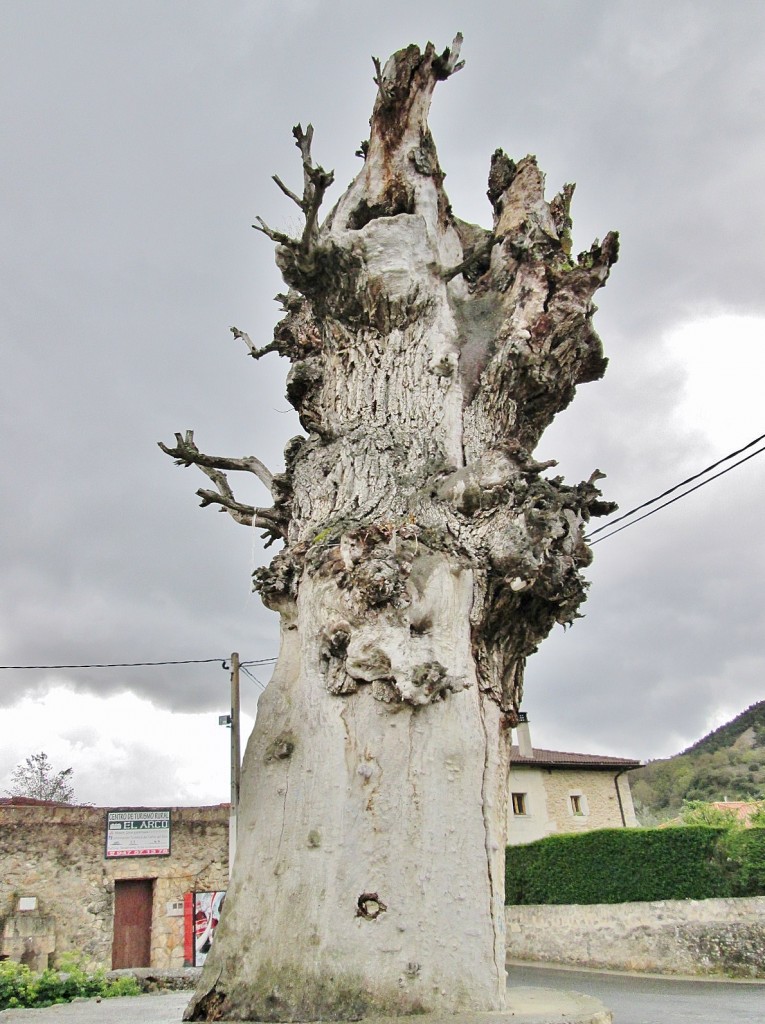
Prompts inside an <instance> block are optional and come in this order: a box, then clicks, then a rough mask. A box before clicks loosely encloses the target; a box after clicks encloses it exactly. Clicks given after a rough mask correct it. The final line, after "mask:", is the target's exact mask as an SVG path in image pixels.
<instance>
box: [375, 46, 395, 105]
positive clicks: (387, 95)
mask: <svg viewBox="0 0 765 1024" xmlns="http://www.w3.org/2000/svg"><path fill="white" fill-rule="evenodd" d="M372 63H373V64H374V66H375V74H374V78H373V79H372V81H373V82H374V83H375V85H376V86H377V88H378V90H379V92H380V96H381V97H382V99H383V100H384V101H385V102H389V101H390V100H391V99H393V92H392V91H391V90H390V89H388V88H387V86H386V85H385V82H384V81H383V73H382V64H381V63H380V58H379V57H373V58H372Z"/></svg>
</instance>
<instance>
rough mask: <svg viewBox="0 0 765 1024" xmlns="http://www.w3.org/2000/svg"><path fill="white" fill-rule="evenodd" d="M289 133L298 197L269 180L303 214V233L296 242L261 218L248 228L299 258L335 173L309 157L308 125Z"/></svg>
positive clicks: (309, 245) (306, 248)
mask: <svg viewBox="0 0 765 1024" xmlns="http://www.w3.org/2000/svg"><path fill="white" fill-rule="evenodd" d="M292 134H293V136H294V137H295V145H296V146H297V148H298V149H299V150H300V155H301V157H302V158H303V195H302V198H301V197H300V196H298V195H297V194H296V193H295V192H293V191H292V189H291V188H288V187H287V185H285V184H284V182H283V181H282V179H281V178H280V177H279V175H278V174H274V175H273V176H272V177H273V180H274V182H275V183H276V185H277V186H278V187H279V188H280V189H281V191H282V192H283V193H284V195H285V196H287V198H288V199H291V200H292V202H293V203H295V204H296V205H297V206H299V207H300V209H301V210H302V211H303V214H304V215H305V226H304V228H303V234H302V235H301V237H300V238H299V239H297V238H291V237H290V236H289V235H285V234H284V232H282V231H274V230H273V228H270V227H269V226H268V224H266V222H265V221H264V220H263V218H262V217H256V218H255V220H256V222H257V223H255V224H253V225H252V226H253V227H254V228H255V230H256V231H261V232H262V233H263V234H264V235H266V236H267V237H268V238H270V239H271V241H272V242H276V243H277V244H278V245H285V246H287V248H289V249H293V250H296V251H298V252H299V253H301V254H302V255H303V256H308V255H309V254H310V252H311V249H312V248H313V246H314V243H315V242H316V237H317V235H318V217H319V207H320V206H321V204H322V202H323V200H324V194H325V192H326V191H327V189H328V188H329V186H330V185H331V184H332V182H333V181H334V180H335V172H334V171H325V170H324V168H323V167H320V166H319V165H318V164H317V165H314V162H313V157H312V156H311V143H312V141H313V125H312V124H309V125H308V126H307V127H306V130H305V131H303V128H302V125H299V124H296V125H295V127H294V128H293V129H292ZM256 358H257V357H256Z"/></svg>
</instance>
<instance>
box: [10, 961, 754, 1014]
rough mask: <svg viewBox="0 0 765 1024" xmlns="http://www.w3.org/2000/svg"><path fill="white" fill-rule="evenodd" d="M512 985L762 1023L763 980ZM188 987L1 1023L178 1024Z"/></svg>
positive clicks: (538, 970) (536, 977)
mask: <svg viewBox="0 0 765 1024" xmlns="http://www.w3.org/2000/svg"><path fill="white" fill-rule="evenodd" d="M508 970H509V972H510V978H509V982H508V984H509V985H510V986H513V985H516V986H522V987H527V986H531V987H537V988H544V989H554V990H564V991H570V990H574V991H576V992H583V993H585V994H586V995H589V996H593V997H594V998H596V999H599V1000H600V1001H601V1002H602V1003H604V1004H605V1005H606V1006H607V1007H608V1008H609V1009H611V1010H613V1012H614V1024H729V1022H730V1024H763V1022H765V983H763V982H760V983H757V982H724V981H684V980H683V981H679V980H674V979H670V978H656V977H649V978H647V977H644V976H641V975H634V974H630V975H627V974H601V973H598V972H595V971H567V970H555V969H552V968H548V967H530V966H528V965H523V966H520V965H510V966H509V968H508ZM189 998H190V993H189V992H167V993H162V994H155V995H143V996H134V997H128V998H124V999H104V1000H102V1001H101V1002H99V1003H97V1002H96V1001H95V1000H93V999H88V1000H84V1001H83V1002H79V1003H65V1004H63V1005H60V1006H51V1007H49V1008H48V1009H45V1010H4V1011H2V1012H0V1024H179V1022H180V1020H181V1016H182V1014H183V1011H184V1009H185V1008H186V1004H187V1003H188V1000H189Z"/></svg>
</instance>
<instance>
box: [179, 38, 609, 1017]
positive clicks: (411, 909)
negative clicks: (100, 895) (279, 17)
mask: <svg viewBox="0 0 765 1024" xmlns="http://www.w3.org/2000/svg"><path fill="white" fill-rule="evenodd" d="M460 41H461V40H460V37H457V39H456V40H455V43H454V46H453V47H452V48H451V49H446V50H445V51H444V52H443V53H440V54H438V53H436V51H435V49H434V47H433V46H432V44H430V43H429V44H428V45H427V47H426V49H425V50H424V51H420V49H419V48H418V47H417V46H409V47H407V48H406V49H404V50H401V51H399V52H398V53H396V54H394V55H393V56H392V57H391V58H390V60H389V61H388V62H387V63H386V64H385V66H384V67H383V66H382V65H381V63H380V62H379V61H375V72H376V73H375V79H374V80H375V83H376V86H377V98H376V101H375V104H374V110H373V113H372V118H371V122H370V125H371V134H370V137H369V139H368V141H366V142H364V143H362V145H361V148H360V151H359V155H360V156H361V157H362V158H363V161H364V163H363V167H362V169H361V170H360V172H359V174H358V176H357V177H356V179H355V180H354V181H353V182H352V183H351V185H350V186H349V187H348V189H347V191H346V192H345V193H344V195H343V196H342V197H341V198H340V200H339V201H338V202H337V203H336V205H335V206H334V208H333V209H332V210H331V212H330V213H329V215H328V216H327V218H326V219H325V220H324V221H323V223H322V222H321V221H320V218H319V207H320V204H321V203H322V200H323V198H324V194H325V192H326V190H327V189H328V187H329V186H330V184H331V183H332V178H333V176H332V173H331V172H327V171H325V170H324V169H323V168H322V167H320V166H317V165H316V164H315V163H314V160H313V156H312V137H313V130H312V128H311V126H310V125H309V126H308V127H307V128H306V130H305V131H304V130H303V129H302V127H301V126H300V125H298V126H297V127H296V128H295V129H294V130H293V134H294V136H295V141H296V144H297V147H298V149H299V151H300V156H301V160H302V170H303V189H302V194H300V193H296V192H293V191H292V190H291V189H290V188H289V187H288V186H287V185H286V184H284V182H282V180H281V179H280V178H278V177H275V179H274V180H275V181H276V184H277V185H278V187H279V188H280V189H281V191H282V192H283V193H284V194H285V195H286V196H287V197H288V198H289V199H290V200H292V201H293V202H294V203H295V204H296V205H297V206H298V207H299V209H300V210H301V212H302V214H303V215H304V217H305V226H304V228H303V230H302V233H301V234H300V236H299V237H296V238H293V237H291V236H289V235H286V234H284V233H282V232H280V231H276V230H273V229H272V228H270V227H269V226H268V225H267V224H266V223H264V222H263V221H262V220H260V219H258V221H257V225H256V227H257V229H258V230H259V231H261V232H262V233H263V234H265V235H266V236H267V237H268V238H270V239H271V240H272V241H273V242H275V243H276V262H277V264H278V266H279V268H280V270H281V272H282V275H283V277H284V280H285V282H286V284H287V286H288V291H287V292H286V293H285V294H283V295H280V296H279V297H278V298H279V299H280V301H281V303H282V306H283V309H284V314H285V315H284V317H283V319H282V320H281V321H280V322H279V324H278V325H277V327H276V328H275V331H274V338H273V341H272V342H271V343H270V344H268V345H265V346H263V347H260V348H258V347H257V346H256V345H255V344H254V343H253V342H252V340H251V339H250V337H249V335H247V334H246V333H245V332H244V331H242V330H239V329H238V328H232V332H233V333H234V335H235V337H236V338H238V339H242V340H243V341H244V343H245V344H246V346H247V349H248V351H249V354H250V355H251V356H252V357H253V358H254V359H259V358H261V357H262V356H263V355H265V354H266V353H267V352H273V351H275V352H278V353H279V354H280V355H282V356H284V357H286V358H287V359H289V360H290V362H291V364H292V367H291V370H290V372H289V375H288V378H287V396H288V398H289V400H290V402H291V403H292V404H293V405H294V407H295V408H296V409H297V410H298V413H299V415H300V421H301V424H302V426H303V429H304V431H305V436H300V437H296V438H293V439H292V440H291V441H290V442H289V443H288V444H287V447H286V451H285V463H286V465H285V470H284V472H282V473H276V474H272V473H271V472H270V471H269V470H268V469H266V467H265V466H264V465H263V464H262V463H261V462H260V461H259V460H258V459H256V458H254V457H248V458H224V457H217V456H210V455H207V454H205V453H203V452H202V451H200V450H199V449H198V448H197V445H196V442H195V440H194V436H193V433H192V432H190V431H189V432H187V433H185V434H176V444H175V445H174V446H167V445H161V447H162V449H163V451H165V452H166V453H167V454H168V455H170V456H172V457H173V458H174V459H175V460H176V462H177V463H178V464H179V465H183V466H190V465H196V466H198V467H199V468H200V469H201V470H202V472H203V473H205V474H206V476H207V477H208V478H209V480H210V481H211V482H212V484H213V487H212V488H208V489H201V490H199V491H198V492H197V493H198V494H199V496H200V497H201V499H202V505H213V506H218V507H220V508H222V509H224V510H225V511H227V512H228V513H229V514H230V515H231V516H232V517H233V518H234V519H235V520H236V521H237V522H239V523H244V524H248V525H249V524H252V525H254V526H255V527H257V528H260V529H262V530H263V531H265V534H264V536H265V537H266V538H267V540H268V543H271V541H279V542H280V543H281V545H282V547H281V550H280V551H279V552H278V553H277V554H276V556H275V557H274V559H273V560H272V562H271V564H270V565H269V566H268V567H267V568H263V569H258V570H257V571H256V572H255V574H254V586H255V589H256V590H257V591H258V592H259V593H260V595H261V597H262V599H263V601H264V603H265V604H266V605H267V607H269V608H271V609H273V610H275V611H277V612H278V613H279V615H280V617H281V646H280V652H279V659H278V663H277V666H276V669H275V672H274V675H273V678H272V680H271V682H270V684H269V685H268V687H267V689H266V691H265V693H264V694H263V695H262V697H261V699H260V703H259V709H258V717H257V722H256V725H255V729H254V731H253V734H252V737H251V739H250V741H249V744H248V747H247V752H246V755H245V759H244V766H243V784H242V797H241V805H240V818H239V837H238V850H237V856H236V862H235V864H234V869H233V878H232V881H231V885H230V889H229V894H228V896H227V899H226V908H225V911H224V913H223V917H222V920H221V924H220V928H219V931H218V932H217V934H216V940H215V944H214V945H213V948H212V952H211V955H210V957H209V959H208V961H207V964H206V966H205V969H204V973H203V975H202V979H201V981H200V984H199V988H198V990H197V992H196V994H195V997H194V999H193V1000H192V1003H191V1005H190V1007H189V1009H188V1010H187V1016H188V1019H192V1020H213V1019H219V1018H220V1017H223V1018H231V1019H237V1020H243V1019H255V1020H272V1021H275V1020H316V1019H322V1018H323V1019H337V1018H340V1019H342V1018H345V1019H349V1018H353V1019H355V1018H357V1017H358V1016H361V1015H363V1014H366V1013H371V1012H375V1011H378V1012H383V1013H384V1012H387V1013H404V1012H417V1011H422V1010H445V1011H449V1012H456V1011H458V1010H460V1009H478V1010H495V1009H500V1008H501V1007H502V1005H503V1001H504V992H505V969H504V963H505V944H504V926H503V913H504V910H503V902H504V899H503V897H504V874H503V872H504V846H505V818H506V786H507V771H508V757H509V749H510V735H511V729H512V727H513V726H514V725H515V724H516V723H517V715H518V708H519V703H520V700H521V693H522V685H523V672H524V665H525V662H526V658H527V657H528V655H530V654H532V653H533V652H534V651H535V650H536V648H537V645H538V644H539V643H540V641H541V640H542V639H543V638H544V637H545V636H547V634H548V633H549V632H550V630H551V629H552V628H553V626H554V625H555V624H556V623H562V624H564V625H565V624H569V623H571V622H572V621H573V620H574V619H575V618H576V617H577V609H578V608H579V606H580V604H581V602H582V601H583V599H584V596H585V589H586V583H585V582H584V581H583V579H582V577H581V575H580V569H581V568H582V567H584V566H587V565H588V564H589V562H590V560H591V554H590V551H589V548H588V546H587V543H586V542H585V538H584V534H585V528H586V524H587V523H588V521H589V520H590V518H591V517H592V516H599V515H603V514H605V513H607V512H610V511H612V509H613V507H614V506H613V505H611V504H609V503H606V502H604V501H603V500H602V499H601V496H600V492H599V490H598V488H597V485H596V484H597V480H598V477H599V476H600V474H599V473H598V472H595V473H593V475H592V476H591V478H590V479H589V480H588V481H586V482H584V483H579V484H576V485H574V486H568V485H566V484H564V482H563V480H562V478H561V477H559V476H550V475H547V470H549V468H550V467H551V466H552V465H554V463H549V462H548V463H540V462H538V461H536V460H535V459H534V457H533V454H532V453H533V451H534V449H535V447H536V445H537V442H538V441H539V438H540V435H541V434H542V432H543V430H544V429H545V428H546V427H547V426H548V424H549V423H550V422H551V421H552V419H553V417H554V416H555V414H556V413H557V412H558V411H560V410H561V409H564V408H565V407H566V406H567V405H568V404H569V403H570V402H571V400H572V399H573V397H574V393H575V389H576V386H577V385H578V384H581V383H583V382H585V381H593V380H596V379H598V378H599V377H601V376H602V374H603V372H604V370H605V367H606V360H605V359H604V357H603V353H602V348H601V344H600V340H599V338H598V336H597V334H596V333H595V331H594V329H593V326H592V316H593V313H594V309H595V307H594V305H593V301H592V298H593V294H594V292H595V291H596V290H597V289H598V288H600V287H601V286H602V285H603V284H604V283H605V281H606V278H607V277H608V273H609V269H610V267H611V265H612V264H613V263H614V261H615V260H616V256H617V239H616V236H615V235H614V234H609V235H607V236H606V237H605V239H604V240H603V242H602V243H600V242H596V243H595V244H594V245H593V246H592V247H591V248H590V249H589V250H588V251H587V252H584V253H582V254H581V255H579V256H578V257H576V256H573V255H572V250H571V235H570V229H571V220H570V217H569V204H570V201H571V196H572V193H573V186H570V185H567V186H565V187H564V189H563V191H562V192H561V193H560V195H557V196H556V197H555V198H554V199H552V201H551V202H549V203H548V202H546V201H545V198H544V179H543V175H542V173H541V172H540V170H539V168H538V167H537V163H536V160H535V159H534V158H533V157H530V156H527V157H524V158H523V159H522V160H520V161H518V162H517V163H516V162H515V161H513V160H511V159H510V158H509V157H507V156H506V155H505V154H504V153H503V152H502V151H501V150H497V151H496V152H495V153H494V155H493V157H492V159H491V168H490V172H489V187H488V197H489V201H490V204H491V209H492V211H493V226H492V227H491V228H482V227H477V226H475V225H472V224H467V223H465V222H464V221H461V220H459V219H458V218H457V217H456V216H455V215H454V213H453V212H452V208H451V206H450V203H449V200H448V198H447V196H446V193H445V191H444V187H443V183H444V173H443V171H442V170H441V167H440V165H439V162H438V157H437V154H436V149H435V145H434V142H433V138H432V136H431V134H430V131H429V129H428V124H427V115H428V110H429V107H430V102H431V96H432V93H433V90H434V88H435V86H436V84H437V83H438V82H440V81H444V80H446V79H448V78H450V77H451V75H453V74H454V72H456V71H458V70H459V69H460V68H461V67H462V63H461V62H460V61H459V59H458V57H459V44H460ZM232 471H234V472H237V471H238V472H246V473H250V474H254V475H255V476H256V477H258V479H259V480H260V481H261V482H262V483H263V484H264V485H265V486H266V488H267V489H268V490H269V491H270V493H271V496H272V499H273V504H272V506H271V507H269V508H255V507H253V506H249V505H246V504H244V503H242V502H240V501H238V500H237V499H236V497H235V494H234V490H233V488H232V486H231V484H230V482H229V478H228V474H229V473H230V472H232Z"/></svg>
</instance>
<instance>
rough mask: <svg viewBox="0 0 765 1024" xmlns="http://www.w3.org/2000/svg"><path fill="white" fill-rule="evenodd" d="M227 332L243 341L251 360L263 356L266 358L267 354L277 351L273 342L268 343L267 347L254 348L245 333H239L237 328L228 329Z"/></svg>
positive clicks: (277, 347) (276, 346)
mask: <svg viewBox="0 0 765 1024" xmlns="http://www.w3.org/2000/svg"><path fill="white" fill-rule="evenodd" d="M229 330H230V331H231V333H232V334H233V335H234V337H235V338H241V339H242V340H243V341H244V343H245V345H246V346H247V348H248V349H249V350H250V355H251V356H252V358H253V359H261V358H262V357H263V356H267V355H268V353H269V352H278V351H279V346H278V345H277V344H276V342H275V341H271V342H269V343H268V345H264V346H263V347H262V348H256V347H255V345H253V343H252V339H251V338H250V336H249V334H247V332H246V331H240V330H239V328H238V327H229Z"/></svg>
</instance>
